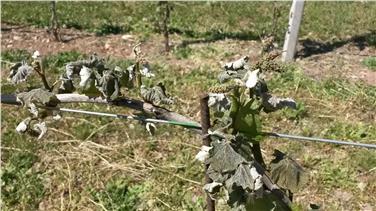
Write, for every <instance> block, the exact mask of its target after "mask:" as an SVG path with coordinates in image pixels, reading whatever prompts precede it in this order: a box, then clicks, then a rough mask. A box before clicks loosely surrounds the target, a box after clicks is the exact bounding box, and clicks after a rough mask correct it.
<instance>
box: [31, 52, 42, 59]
mask: <svg viewBox="0 0 376 211" xmlns="http://www.w3.org/2000/svg"><path fill="white" fill-rule="evenodd" d="M40 56H41V55H40V52H39V51H34V53H33V55H32V56H31V57H32V58H33V59H38V58H40Z"/></svg>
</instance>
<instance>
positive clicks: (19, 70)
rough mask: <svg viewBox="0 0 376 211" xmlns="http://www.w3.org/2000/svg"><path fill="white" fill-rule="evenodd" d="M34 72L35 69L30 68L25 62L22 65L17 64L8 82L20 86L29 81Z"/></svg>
mask: <svg viewBox="0 0 376 211" xmlns="http://www.w3.org/2000/svg"><path fill="white" fill-rule="evenodd" d="M32 72H33V68H32V67H31V66H29V65H28V64H27V63H26V62H25V61H23V62H22V63H16V64H14V65H13V66H12V67H11V68H10V74H9V77H8V81H11V82H12V83H13V84H19V83H21V82H24V81H26V80H27V77H28V76H29V75H30V74H31V73H32Z"/></svg>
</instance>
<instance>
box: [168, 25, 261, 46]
mask: <svg viewBox="0 0 376 211" xmlns="http://www.w3.org/2000/svg"><path fill="white" fill-rule="evenodd" d="M170 32H172V33H177V34H182V35H185V36H188V37H192V38H193V39H190V40H183V41H182V43H181V44H180V45H178V46H177V47H178V48H179V47H182V48H184V47H187V46H189V45H193V44H200V43H211V42H215V41H218V40H224V39H233V40H259V39H260V37H259V35H256V34H254V33H253V32H250V31H241V32H221V31H208V32H205V33H197V32H194V31H191V30H184V31H182V30H179V29H176V28H173V29H171V30H170Z"/></svg>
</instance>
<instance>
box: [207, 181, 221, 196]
mask: <svg viewBox="0 0 376 211" xmlns="http://www.w3.org/2000/svg"><path fill="white" fill-rule="evenodd" d="M221 187H222V183H219V182H212V183H208V184H205V185H204V187H203V189H204V190H205V192H207V193H210V194H215V193H218V192H219V190H220V188H221Z"/></svg>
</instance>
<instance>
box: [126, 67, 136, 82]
mask: <svg viewBox="0 0 376 211" xmlns="http://www.w3.org/2000/svg"><path fill="white" fill-rule="evenodd" d="M135 66H136V65H134V64H133V65H131V66H129V67H127V71H128V73H129V80H130V81H131V80H133V78H134V77H135Z"/></svg>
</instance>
